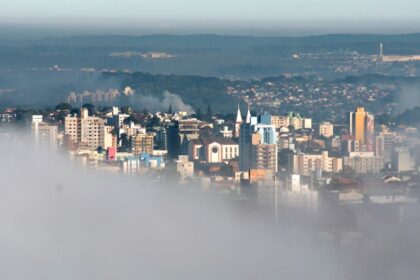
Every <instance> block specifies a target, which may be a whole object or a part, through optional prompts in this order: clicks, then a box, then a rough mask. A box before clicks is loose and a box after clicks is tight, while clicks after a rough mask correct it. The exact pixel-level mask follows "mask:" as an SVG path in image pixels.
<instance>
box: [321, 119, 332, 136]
mask: <svg viewBox="0 0 420 280" xmlns="http://www.w3.org/2000/svg"><path fill="white" fill-rule="evenodd" d="M319 135H322V136H324V137H327V138H330V137H332V136H333V135H334V125H333V124H331V123H329V122H323V123H320V124H319Z"/></svg>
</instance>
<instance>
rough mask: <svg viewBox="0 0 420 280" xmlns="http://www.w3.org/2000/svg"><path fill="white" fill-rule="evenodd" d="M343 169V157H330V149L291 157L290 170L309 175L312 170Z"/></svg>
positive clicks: (334, 170)
mask: <svg viewBox="0 0 420 280" xmlns="http://www.w3.org/2000/svg"><path fill="white" fill-rule="evenodd" d="M342 170H343V159H342V158H335V157H330V156H329V155H328V151H323V152H322V153H321V154H303V153H300V154H294V155H291V156H290V157H289V171H290V172H291V173H294V174H299V175H304V176H309V175H310V174H311V172H317V173H322V172H328V173H339V172H341V171H342Z"/></svg>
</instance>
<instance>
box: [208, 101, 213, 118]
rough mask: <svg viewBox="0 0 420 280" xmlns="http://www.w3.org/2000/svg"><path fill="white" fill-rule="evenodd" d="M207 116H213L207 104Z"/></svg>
mask: <svg viewBox="0 0 420 280" xmlns="http://www.w3.org/2000/svg"><path fill="white" fill-rule="evenodd" d="M207 116H209V117H212V116H213V110H212V109H211V107H210V104H207Z"/></svg>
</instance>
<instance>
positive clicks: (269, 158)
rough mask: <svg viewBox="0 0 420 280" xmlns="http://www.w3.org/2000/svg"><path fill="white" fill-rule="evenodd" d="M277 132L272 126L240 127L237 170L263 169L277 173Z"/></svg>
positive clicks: (247, 125)
mask: <svg viewBox="0 0 420 280" xmlns="http://www.w3.org/2000/svg"><path fill="white" fill-rule="evenodd" d="M277 151H278V147H277V132H276V129H275V127H274V125H266V124H255V125H253V124H249V123H245V124H243V125H242V126H241V135H240V137H239V168H240V170H242V171H247V170H250V169H265V170H271V171H274V172H277Z"/></svg>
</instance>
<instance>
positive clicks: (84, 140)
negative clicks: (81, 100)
mask: <svg viewBox="0 0 420 280" xmlns="http://www.w3.org/2000/svg"><path fill="white" fill-rule="evenodd" d="M112 129H113V128H112V127H108V126H106V125H105V120H104V119H102V118H99V117H95V116H89V112H88V110H87V109H86V108H82V109H81V110H80V117H79V116H77V115H73V116H70V115H69V116H67V117H66V118H65V119H64V134H65V135H68V136H69V137H70V139H71V141H72V142H73V143H76V144H78V145H79V147H83V148H87V149H90V150H96V149H98V148H99V147H102V148H103V149H107V148H109V147H111V146H112V143H114V142H115V141H113V135H112V133H111V131H112Z"/></svg>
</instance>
